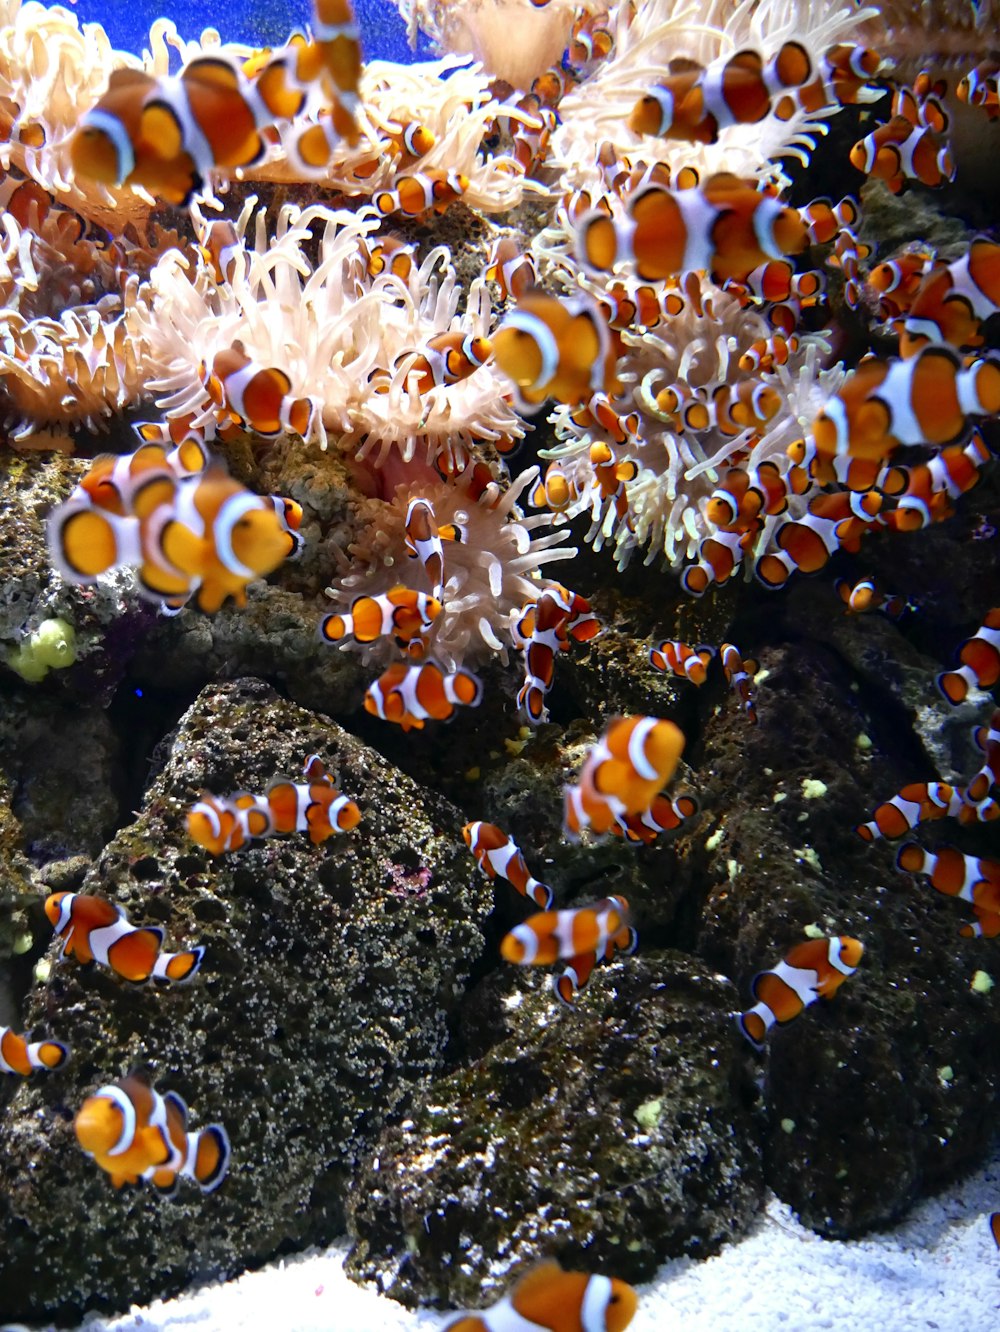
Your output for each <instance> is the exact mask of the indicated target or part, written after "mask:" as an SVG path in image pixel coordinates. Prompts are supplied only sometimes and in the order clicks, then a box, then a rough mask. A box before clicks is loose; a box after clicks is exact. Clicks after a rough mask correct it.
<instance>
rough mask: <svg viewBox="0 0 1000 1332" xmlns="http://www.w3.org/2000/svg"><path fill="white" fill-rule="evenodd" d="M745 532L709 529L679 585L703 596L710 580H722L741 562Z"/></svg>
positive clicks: (730, 576)
mask: <svg viewBox="0 0 1000 1332" xmlns="http://www.w3.org/2000/svg"><path fill="white" fill-rule="evenodd" d="M746 541H747V534H746V533H744V532H724V531H721V530H720V531H718V532H713V533H712V535H711V536H710V537H706V538H705V539H704V541H702V543H701V545H700V546H699V547H698V563H697V564H691V565H688V567H687V568H686V569H685V570H684V572H683V573H682V574H681V587H683V589H684V591H685V592H687V593H689V595H690V596H692V597H701V596H704V594H705V592H706V591H707V590H708V588H709V587H710V586H711V585H712V583H725V582H728V580H729V579H730V578H732V576H733V574H734V573H735V572H736V570H737V569H738V568H739V567H740V564H741V563H742V562H743V556H744V554H745V553H746V552H745V547H746Z"/></svg>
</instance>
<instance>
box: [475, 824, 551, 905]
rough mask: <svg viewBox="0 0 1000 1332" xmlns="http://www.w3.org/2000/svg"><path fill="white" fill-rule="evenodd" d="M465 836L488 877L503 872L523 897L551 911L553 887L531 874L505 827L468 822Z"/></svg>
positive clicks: (491, 877)
mask: <svg viewBox="0 0 1000 1332" xmlns="http://www.w3.org/2000/svg"><path fill="white" fill-rule="evenodd" d="M462 836H463V837H464V838H465V845H466V846H467V847H468V848H469V850H470V851H471V852H472V854H473V855H474V856H475V857H476V863H477V864H478V865H479V868H480V869H481V870H482V871H483V873H484V874H485V875H486V877H487V878H489V879H495V878H496V876H497V875H498V874H499V876H500V878H501V879H506V880H507V882H508V883H509V884H510V885H511V886H512V887H514V888H516V889H517V891H518V892H519V893H520V894H521V896H522V897H527V898H528V899H529V901H532V902H534V904H535V906H539V907H541V908H542V910H543V911H548V909H549V907H550V906H551V905H552V889H551V888H550V887H549V886H548V884H545V883H541V882H540V881H539V880H538V879H536V878H534V877H533V876H532V875H531V874H529V873H528V866H527V864H526V863H525V859H524V856H523V854H522V853H521V851H520V850H519V849H518V848H517V846H515V844H514V842H513V841H512V840H511V838H509V837H508V836H507V834H506V833H505V832H504V831H503V830H502V829H500V828H498V827H497V825H496V824H495V823H480V822H476V823H467V824H466V825H465V827H464V828H463V829H462Z"/></svg>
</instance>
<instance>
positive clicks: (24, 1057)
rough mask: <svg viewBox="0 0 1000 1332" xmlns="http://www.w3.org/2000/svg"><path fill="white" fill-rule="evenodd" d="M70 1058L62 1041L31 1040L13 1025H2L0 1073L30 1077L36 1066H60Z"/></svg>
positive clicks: (0, 1030)
mask: <svg viewBox="0 0 1000 1332" xmlns="http://www.w3.org/2000/svg"><path fill="white" fill-rule="evenodd" d="M68 1058H69V1046H67V1045H63V1043H62V1041H31V1042H29V1041H28V1040H27V1038H26V1037H24V1036H19V1035H18V1034H17V1032H16V1031H14V1029H13V1028H12V1027H0V1073H17V1074H19V1075H20V1076H21V1077H22V1078H26V1077H28V1076H29V1075H30V1074H31V1073H33V1072H34V1070H35V1069H36V1068H48V1069H51V1068H60V1067H61V1066H62V1065H63V1064H65V1062H66V1060H67V1059H68Z"/></svg>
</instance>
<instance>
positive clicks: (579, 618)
mask: <svg viewBox="0 0 1000 1332" xmlns="http://www.w3.org/2000/svg"><path fill="white" fill-rule="evenodd" d="M599 632H600V622H599V621H598V619H597V617H596V616H595V615H594V614H593V612H592V611H591V609H590V603H589V602H588V601H587V600H586V598H584V597H581V596H580V595H579V593H577V592H570V591H569V590H568V589H567V588H565V587H563V586H562V585H561V584H559V583H553V584H552V585H551V586H550V587H547V588H546V589H545V591H544V592H542V593H540V594H539V597H538V600H537V601H529V602H527V603H526V605H525V606H524V609H523V610H522V611H521V615H520V618H519V619H518V621H517V624H516V625H515V626H514V637H515V639H516V640H517V641H518V642H519V643H520V644H521V646H522V647H523V648H524V684H523V685H522V686H521V688H520V690H519V691H518V695H517V702H518V706H519V707H521V708H523V709H524V711H525V713H526V714H527V717H528V721H529V722H530V723H531V724H532V725H533V726H537V725H538V724H539V723H540V722H543V721H545V719H546V717H547V716H548V712H547V710H546V707H545V695H546V694H547V693H548V692H549V690H550V689H551V688H552V683H553V680H554V679H555V664H556V656H557V654H558V653H559V652H562V651H564V650H565V649H566V648H567V647H568V646H569V638H570V636H572V637H573V638H575V639H576V640H577V641H578V642H586V641H588V640H589V639H591V638H593V637H594V636H595V635H596V634H598V633H599Z"/></svg>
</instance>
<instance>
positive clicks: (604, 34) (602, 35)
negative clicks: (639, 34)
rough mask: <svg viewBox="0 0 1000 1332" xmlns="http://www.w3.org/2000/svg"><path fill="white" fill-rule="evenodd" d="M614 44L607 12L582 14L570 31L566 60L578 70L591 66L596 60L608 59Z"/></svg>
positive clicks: (575, 20) (574, 21)
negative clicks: (581, 67)
mask: <svg viewBox="0 0 1000 1332" xmlns="http://www.w3.org/2000/svg"><path fill="white" fill-rule="evenodd" d="M614 44H615V39H614V35H613V34H612V32H611V28H610V26H609V20H608V13H607V10H604V11H603V12H601V11H598V12H597V13H594V14H588V13H586V12H580V13H578V14H577V16H576V18H575V19H574V20H573V27H572V28H571V29H570V34H569V46H568V47H567V49H566V59H568V61H569V63H570V64H571V65H573V66H574V67H576V68H579V67H580V66H582V65H589V64H591V63H592V62H593V61H595V60H604V59H606V57H607V56H609V55H610V54H611V50H612V47H613V46H614Z"/></svg>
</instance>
